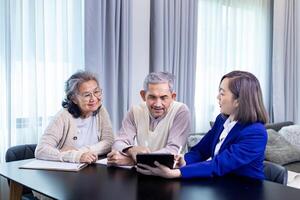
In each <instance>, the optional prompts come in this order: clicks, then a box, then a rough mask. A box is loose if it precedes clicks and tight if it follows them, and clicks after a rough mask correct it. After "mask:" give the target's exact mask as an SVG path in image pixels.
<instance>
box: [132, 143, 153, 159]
mask: <svg viewBox="0 0 300 200" xmlns="http://www.w3.org/2000/svg"><path fill="white" fill-rule="evenodd" d="M150 152H151V151H150V149H149V148H148V147H143V146H133V147H130V148H129V149H128V150H127V151H126V153H127V154H128V155H130V156H131V157H132V159H133V160H134V161H136V154H138V153H150Z"/></svg>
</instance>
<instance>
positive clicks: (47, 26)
mask: <svg viewBox="0 0 300 200" xmlns="http://www.w3.org/2000/svg"><path fill="white" fill-rule="evenodd" d="M83 11H84V7H83V1H82V0H77V1H60V0H56V1H38V0H36V1H26V0H24V1H1V3H0V32H1V33H4V34H1V35H0V43H1V47H0V66H1V67H0V70H1V73H0V76H1V79H0V91H1V96H0V112H1V116H0V137H1V140H0V141H1V142H0V159H1V161H3V160H4V155H5V152H6V149H7V148H8V147H10V146H14V145H18V144H24V143H37V142H38V137H39V136H40V135H41V134H42V132H43V130H44V128H45V126H46V125H47V124H48V122H49V119H50V118H51V116H53V115H54V114H55V113H56V112H57V111H58V110H59V109H61V101H62V99H63V96H64V82H65V80H66V79H67V78H68V77H69V76H70V75H71V74H72V73H74V72H75V71H77V70H78V69H83V63H84V26H83V22H84V20H83V17H84V12H83Z"/></svg>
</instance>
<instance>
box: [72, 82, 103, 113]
mask: <svg viewBox="0 0 300 200" xmlns="http://www.w3.org/2000/svg"><path fill="white" fill-rule="evenodd" d="M73 102H74V103H75V104H77V105H78V107H79V108H80V111H81V117H83V118H85V117H89V116H91V115H92V114H93V112H95V111H96V110H97V109H98V108H99V107H100V106H101V104H102V90H101V89H100V88H99V86H98V84H97V82H96V81H94V80H90V81H86V82H83V83H81V84H80V86H79V88H78V93H77V94H76V95H75V98H74V99H73Z"/></svg>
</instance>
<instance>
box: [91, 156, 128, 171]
mask: <svg viewBox="0 0 300 200" xmlns="http://www.w3.org/2000/svg"><path fill="white" fill-rule="evenodd" d="M96 163H97V164H100V165H106V166H107V158H103V159H100V160H97V161H96ZM114 167H120V168H125V169H131V168H133V167H134V166H129V165H125V166H114Z"/></svg>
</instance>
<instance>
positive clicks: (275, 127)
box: [188, 121, 300, 173]
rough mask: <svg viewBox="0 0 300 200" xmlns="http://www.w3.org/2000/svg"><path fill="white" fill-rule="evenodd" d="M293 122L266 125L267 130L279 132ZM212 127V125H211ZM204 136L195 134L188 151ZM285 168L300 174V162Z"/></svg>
mask: <svg viewBox="0 0 300 200" xmlns="http://www.w3.org/2000/svg"><path fill="white" fill-rule="evenodd" d="M293 124H294V123H293V122H290V121H287V122H280V123H269V124H266V129H273V130H275V131H279V130H280V129H281V128H282V127H284V126H289V125H293ZM211 125H212V123H211ZM203 136H204V134H203V133H193V134H191V135H190V136H189V138H188V149H190V148H191V147H192V146H194V145H195V144H197V143H198V141H199V140H200V139H201V138H202V137H203ZM283 166H284V167H286V168H287V169H288V170H290V171H294V172H298V173H300V161H297V162H292V163H288V164H284V165H283Z"/></svg>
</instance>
